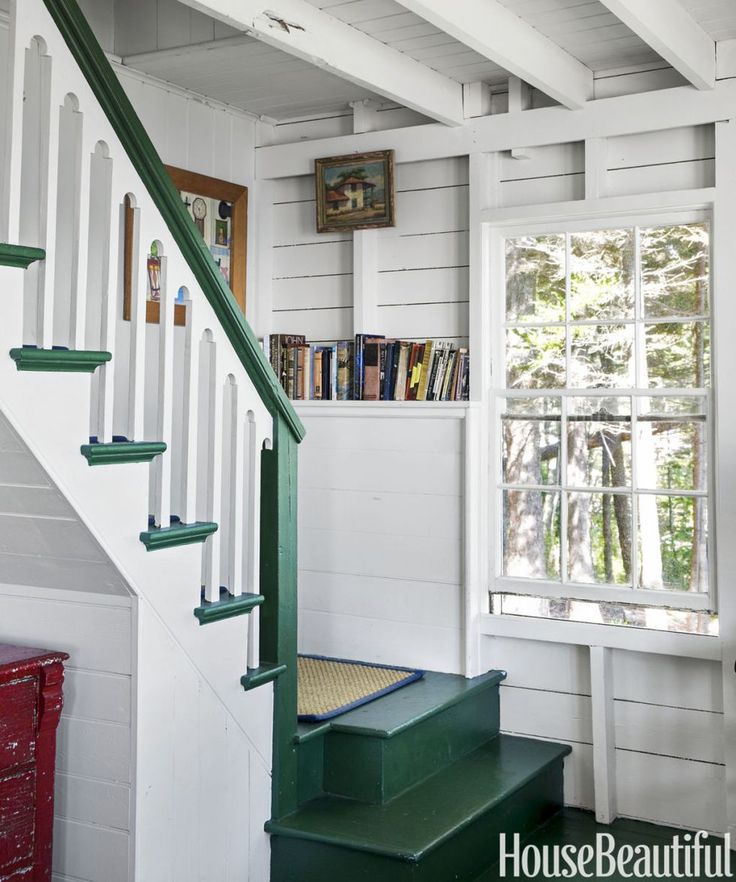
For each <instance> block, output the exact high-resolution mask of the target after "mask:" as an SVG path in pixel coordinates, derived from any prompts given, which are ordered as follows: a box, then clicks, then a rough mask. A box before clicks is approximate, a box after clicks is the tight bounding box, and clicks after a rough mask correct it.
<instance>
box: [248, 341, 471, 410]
mask: <svg viewBox="0 0 736 882" xmlns="http://www.w3.org/2000/svg"><path fill="white" fill-rule="evenodd" d="M264 349H265V351H266V353H267V354H268V357H269V360H270V362H271V366H272V367H273V369H274V372H275V373H276V376H277V377H278V378H279V380H280V382H281V385H282V386H283V387H284V391H285V392H286V394H287V395H288V396H289V398H291V399H294V400H297V401H315V400H316V401H467V399H468V393H469V385H470V355H469V353H468V350H467V349H464V348H456V347H455V345H454V344H453V343H452V342H451V341H447V340H426V341H425V342H424V343H417V342H412V341H409V340H395V339H386V337H384V336H381V335H379V334H358V335H356V337H355V340H341V341H339V342H338V343H335V344H332V345H322V344H309V343H307V341H306V338H305V337H304V336H303V335H301V334H274V335H272V336H271V337H269V338H268V340H267V341H264Z"/></svg>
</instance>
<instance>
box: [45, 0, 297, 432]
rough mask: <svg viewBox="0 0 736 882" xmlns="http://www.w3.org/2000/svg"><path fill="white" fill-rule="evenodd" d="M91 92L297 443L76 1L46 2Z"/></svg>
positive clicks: (277, 392) (259, 356)
mask: <svg viewBox="0 0 736 882" xmlns="http://www.w3.org/2000/svg"><path fill="white" fill-rule="evenodd" d="M44 3H45V4H46V8H47V9H48V11H49V13H50V15H51V17H52V18H53V19H54V22H55V23H56V26H57V27H58V28H59V30H60V31H61V33H62V35H63V37H64V40H65V41H66V44H67V46H68V47H69V50H70V51H71V53H72V55H73V56H74V58H75V60H76V62H77V64H78V65H79V67H80V69H81V71H82V73H83V74H84V76H85V78H86V80H87V82H88V83H89V85H90V88H91V89H92V91H93V92H94V94H95V96H96V98H97V100H98V101H99V102H100V105H101V106H102V109H103V110H104V111H105V114H106V116H107V118H108V120H109V121H110V124H111V125H112V127H113V128H114V129H115V134H116V135H117V136H118V138H119V139H120V142H121V143H122V145H123V147H124V148H125V152H126V153H127V155H128V158H129V159H130V161H131V162H132V163H133V165H134V167H135V170H136V171H137V172H138V175H139V176H140V178H141V180H142V181H143V183H144V185H145V187H146V189H147V190H148V192H149V194H150V196H151V198H152V199H153V201H154V203H155V204H156V206H157V207H158V210H159V211H160V212H161V215H162V217H163V218H164V220H165V221H166V225H167V227H168V228H169V232H170V233H171V235H172V237H173V239H174V241H175V242H176V244H177V245H178V247H179V249H180V250H181V252H182V254H183V255H184V257H185V259H186V261H187V263H188V264H189V267H190V269H191V270H192V272H193V273H194V277H195V278H196V280H197V282H198V284H199V286H200V287H201V288H202V291H203V292H204V295H205V297H206V298H207V300H208V301H209V303H210V305H211V306H212V309H213V310H214V311H215V315H216V316H217V318H218V320H219V322H220V324H221V325H222V328H223V330H224V331H225V333H226V334H227V336H228V339H229V340H230V342H231V344H232V345H233V348H234V349H235V351H236V353H237V354H238V357H239V358H240V360H241V362H242V363H243V367H244V368H245V370H246V371H247V373H248V376H249V377H250V379H251V380H252V381H253V384H254V385H255V387H256V389H257V391H258V394H259V395H260V397H261V400H262V401H263V403H264V404H265V406H266V407H267V408H268V410H269V412H270V413H271V415H272V416H274V417H275V416H277V415H278V416H280V417H282V418H283V420H284V422H285V423H286V425H287V426H288V427H289V430H290V432H291V434H292V435H293V436H294V438H295V439H296V440H297V442H298V441H301V439H302V438H303V437H304V426H303V424H302V422H301V420H300V419H299V417H298V416H297V414H296V412H295V410H294V408H293V406H292V405H291V402H290V401H289V399H288V398H287V396H286V393H285V392H284V390H283V388H282V387H281V385H280V383H279V382H278V380H277V379H276V376H275V374H274V372H273V371H272V370H271V366H270V365H269V363H268V360H267V359H266V356H265V355H264V353H263V351H262V349H261V347H260V345H259V343H258V340H257V339H256V337H255V335H254V333H253V331H252V330H251V328H250V326H249V325H248V323H247V322H246V321H245V318H244V317H243V314H242V312H241V311H240V307H239V306H238V304H237V302H236V300H235V298H234V297H233V295H232V293H231V292H230V289H229V287H228V285H227V283H226V282H225V279H224V278H223V275H222V273H221V272H220V270H219V268H218V266H217V264H216V263H215V261H214V259H213V257H212V255H211V254H210V251H209V248H208V247H207V245H206V244H205V243H204V240H203V239H202V237H201V236H200V235H199V233H198V231H197V229H196V227H195V226H194V223H193V222H192V219H191V218H190V217H189V214H188V212H187V210H186V208H185V207H184V205H183V203H182V201H181V199H180V198H179V194H178V192H177V190H176V188H175V187H174V184H173V182H172V180H171V178H170V177H169V175H168V174H167V172H166V169H165V168H164V166H163V163H162V162H161V159H160V157H159V155H158V153H157V152H156V148H155V147H154V146H153V143H152V142H151V139H150V138H149V137H148V133H147V132H146V130H145V128H144V127H143V124H142V123H141V121H140V119H139V118H138V114H137V113H136V112H135V110H134V109H133V106H132V104H131V103H130V101H129V100H128V96H127V95H126V94H125V91H124V89H123V87H122V86H121V85H120V82H119V80H118V78H117V76H116V75H115V71H114V70H113V69H112V67H111V66H110V62H109V61H108V60H107V58H106V57H105V53H104V52H103V51H102V48H101V46H100V45H99V43H98V42H97V39H96V37H95V36H94V34H93V33H92V29H91V28H90V26H89V24H88V23H87V20H86V18H85V17H84V15H83V14H82V12H81V10H80V8H79V6H78V5H77V3H76V0H44Z"/></svg>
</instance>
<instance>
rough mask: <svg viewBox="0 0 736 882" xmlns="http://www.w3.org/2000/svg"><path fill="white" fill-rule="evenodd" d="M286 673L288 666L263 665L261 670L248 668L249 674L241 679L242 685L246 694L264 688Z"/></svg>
mask: <svg viewBox="0 0 736 882" xmlns="http://www.w3.org/2000/svg"><path fill="white" fill-rule="evenodd" d="M285 671H286V665H276V664H263V665H261V666H260V667H259V668H248V671H247V673H245V674H243V676H242V677H241V678H240V683H241V685H242V687H243V689H245V691H246V692H248V691H250V690H251V689H256V688H257V687H258V686H263V685H264V683H272V682H273V681H274V680H275V679H276V678H277V677H280V676H281V674H283V673H284V672H285Z"/></svg>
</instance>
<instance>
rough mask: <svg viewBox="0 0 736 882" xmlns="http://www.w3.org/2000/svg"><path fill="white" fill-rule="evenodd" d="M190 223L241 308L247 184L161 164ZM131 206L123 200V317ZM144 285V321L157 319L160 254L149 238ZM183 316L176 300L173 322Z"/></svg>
mask: <svg viewBox="0 0 736 882" xmlns="http://www.w3.org/2000/svg"><path fill="white" fill-rule="evenodd" d="M166 170H167V171H168V173H169V174H170V175H171V179H172V180H173V182H174V185H175V186H176V189H177V190H178V191H179V193H180V195H181V198H182V201H183V202H184V205H185V206H186V207H187V211H188V212H189V214H190V216H191V218H192V220H193V221H194V224H195V226H196V227H197V229H198V230H199V232H200V234H201V235H202V238H203V239H204V240H205V242H206V243H207V246H208V248H209V249H210V252H211V253H212V256H213V258H214V260H215V262H216V263H217V265H218V266H219V267H220V270H221V272H222V274H223V276H224V277H225V279H226V280H227V283H228V284H229V286H230V290H231V291H232V292H233V295H234V296H235V299H236V300H237V302H238V305H239V306H240V308H241V309H242V310H243V312H245V285H246V258H247V240H248V188H247V187H243V186H241V185H239V184H231V183H229V182H228V181H222V180H220V179H218V178H211V177H208V176H207V175H200V174H196V173H195V172H189V171H185V170H184V169H181V168H175V167H174V166H169V165H167V166H166ZM133 234H134V229H133V206H132V205H131V203H130V200H129V199H128V198H127V197H126V200H125V235H124V244H123V247H124V251H125V253H124V263H123V319H125V321H130V316H131V296H132V291H133ZM142 249H143V250H144V251H145V254H146V269H147V275H148V291H147V296H146V321H147V322H151V323H154V324H156V323H158V321H159V320H160V313H161V304H160V293H161V292H160V288H159V287H158V280H159V276H160V269H161V260H160V257H159V255H158V252H157V249H156V245H155V243H151V244H150V245H148V246H146V244H145V243H142ZM184 322H185V312H184V304H183V303H178V302H177V303H176V305H175V307H174V323H175V324H176V325H183V324H184Z"/></svg>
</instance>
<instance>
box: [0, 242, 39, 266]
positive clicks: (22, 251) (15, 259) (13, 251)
mask: <svg viewBox="0 0 736 882" xmlns="http://www.w3.org/2000/svg"><path fill="white" fill-rule="evenodd" d="M45 259H46V252H45V251H44V250H43V248H32V247H31V246H30V245H11V244H9V243H8V242H0V266H14V267H18V269H28V267H29V266H30V265H31V264H32V263H35V262H36V261H37V260H45Z"/></svg>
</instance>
